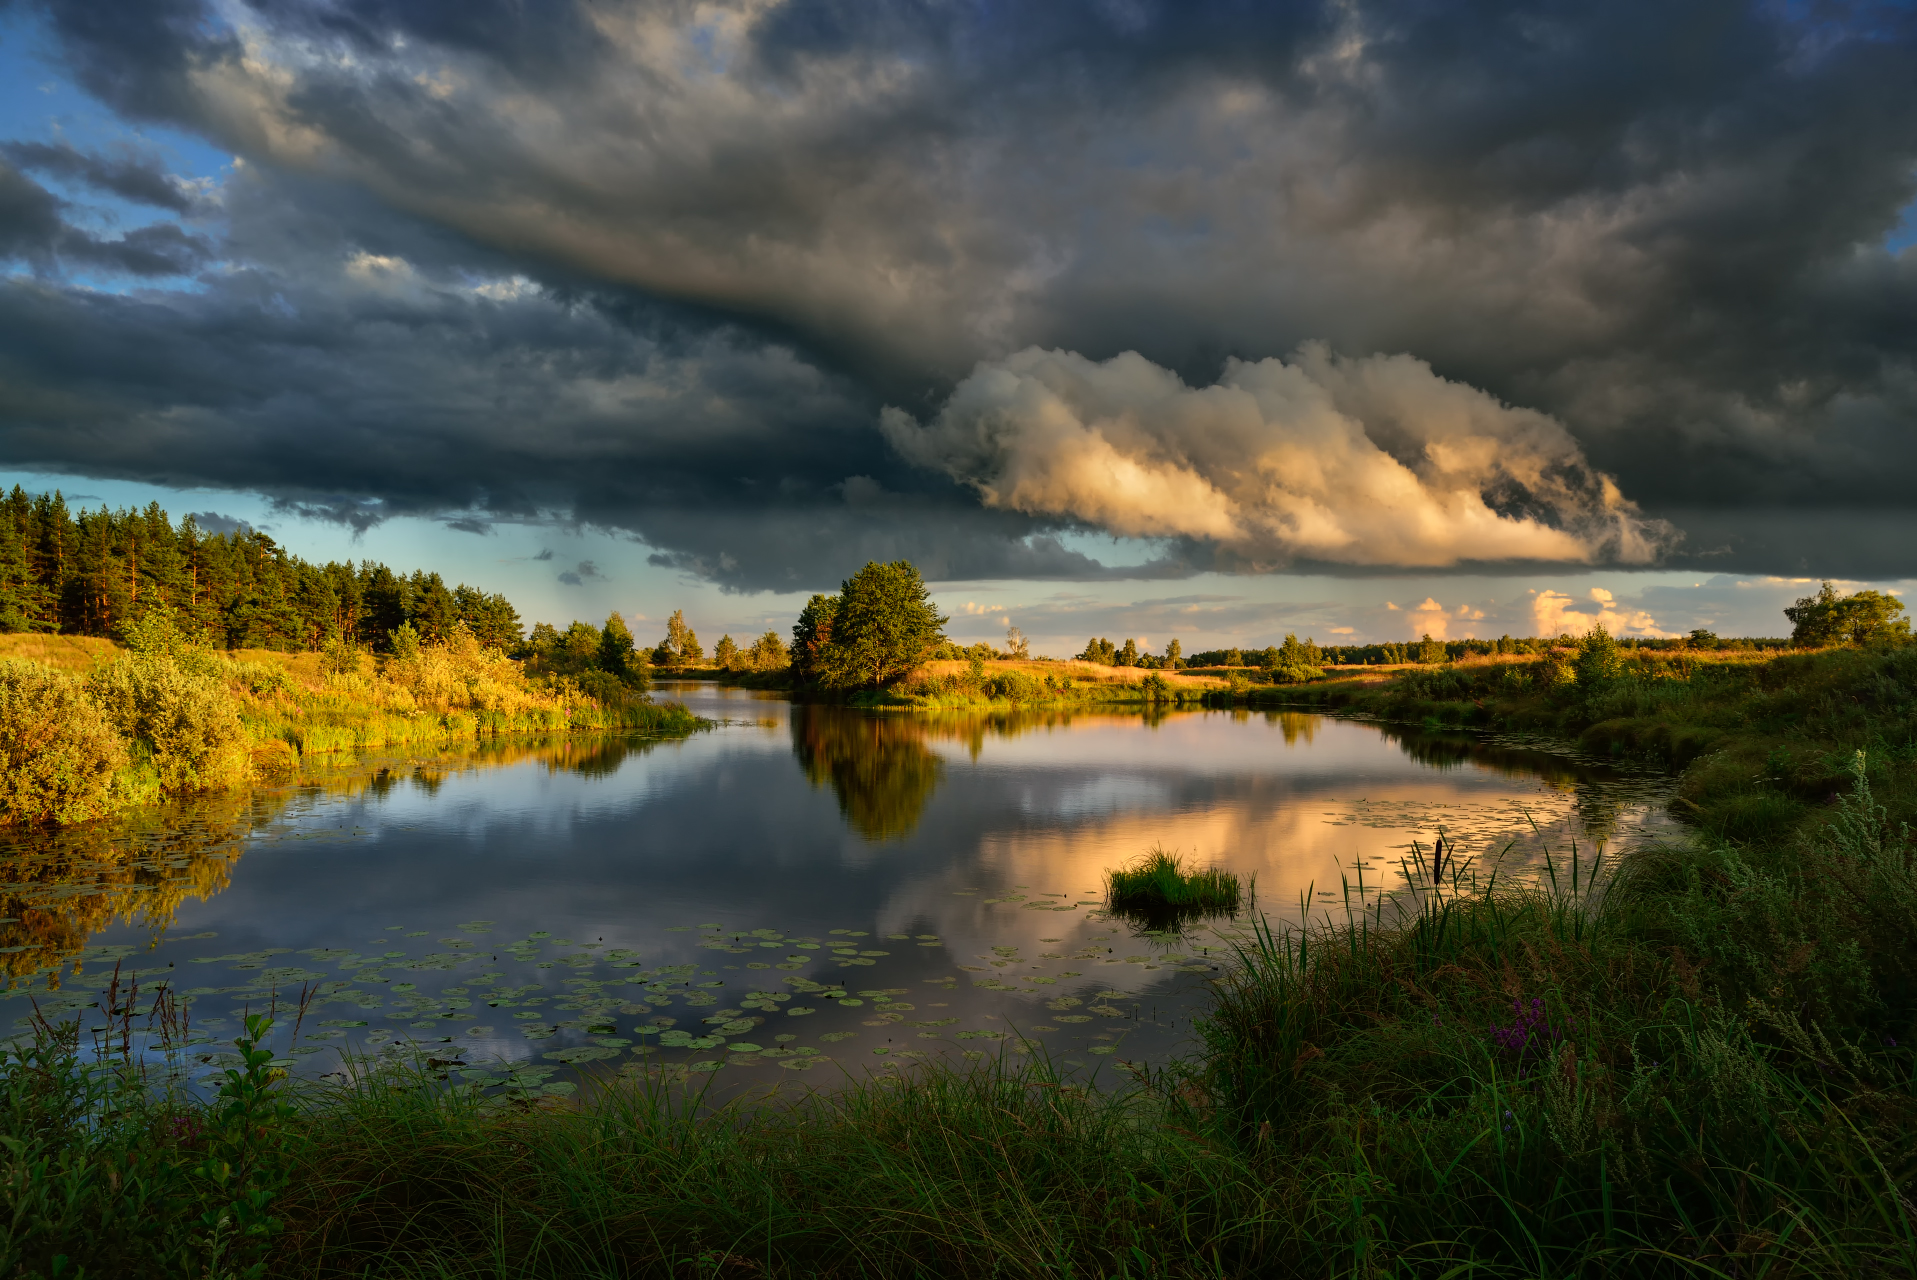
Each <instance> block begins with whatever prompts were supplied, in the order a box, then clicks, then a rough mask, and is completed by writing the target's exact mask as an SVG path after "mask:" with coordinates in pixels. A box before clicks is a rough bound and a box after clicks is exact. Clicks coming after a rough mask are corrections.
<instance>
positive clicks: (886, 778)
mask: <svg viewBox="0 0 1917 1280" xmlns="http://www.w3.org/2000/svg"><path fill="white" fill-rule="evenodd" d="M928 728H929V726H928V725H927V723H926V722H925V721H924V720H923V719H921V718H919V717H916V716H904V715H872V714H870V713H868V712H862V711H853V710H850V709H848V708H845V707H828V706H816V705H802V706H795V707H793V708H792V751H793V754H795V755H796V756H798V758H799V767H800V768H802V769H804V770H805V776H806V777H807V778H808V779H810V780H811V783H812V785H813V786H814V787H823V786H825V785H826V784H827V783H830V784H831V785H832V790H833V792H834V793H835V794H836V795H837V796H838V798H839V812H840V813H842V814H844V815H845V820H846V822H847V823H849V824H850V825H851V827H852V829H853V830H854V831H857V832H858V833H859V834H860V835H861V836H863V837H865V838H866V839H867V840H874V841H877V840H896V839H902V838H903V837H905V836H907V835H910V834H911V833H912V830H913V828H915V827H917V826H918V824H919V818H920V816H921V815H922V814H923V813H924V812H925V805H926V802H927V801H929V800H930V799H931V798H932V792H933V791H934V790H936V789H937V788H938V784H939V779H940V778H941V777H943V776H944V772H945V762H944V761H942V760H940V759H939V758H938V756H937V755H935V754H934V753H933V752H932V751H931V749H930V748H928V747H927V746H926V745H925V739H926V733H927V729H928Z"/></svg>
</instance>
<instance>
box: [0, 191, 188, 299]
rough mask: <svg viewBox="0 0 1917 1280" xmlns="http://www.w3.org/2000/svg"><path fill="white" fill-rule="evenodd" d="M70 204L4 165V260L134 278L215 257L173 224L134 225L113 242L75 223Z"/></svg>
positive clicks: (0, 205) (183, 269) (178, 270)
mask: <svg viewBox="0 0 1917 1280" xmlns="http://www.w3.org/2000/svg"><path fill="white" fill-rule="evenodd" d="M65 208H66V202H65V201H63V200H61V199H60V198H59V197H57V196H55V195H54V194H53V193H52V192H50V191H48V190H46V189H45V188H44V187H42V186H40V185H39V184H38V183H36V182H34V181H33V180H32V179H30V178H28V177H27V176H26V175H24V174H22V173H21V172H20V171H19V170H18V169H14V168H10V167H9V166H7V165H6V164H4V163H0V260H4V259H7V258H15V259H23V260H25V261H27V262H29V263H31V264H33V265H34V266H35V267H36V268H38V269H42V270H45V269H50V268H52V267H54V266H55V265H56V264H59V265H64V266H67V267H70V268H71V267H82V268H93V269H96V270H103V271H109V272H116V273H123V274H127V275H134V276H147V277H157V276H178V275H185V274H187V273H189V272H191V271H194V270H196V269H197V268H198V267H200V266H201V265H202V264H203V263H205V262H206V261H207V260H208V259H209V258H210V257H211V256H212V246H211V245H210V244H209V243H208V242H207V241H206V240H205V239H204V238H202V237H200V236H196V235H192V234H190V233H188V232H187V231H186V230H184V229H183V228H181V227H179V226H178V225H176V224H174V223H170V222H162V223H156V224H154V225H152V226H146V227H135V228H134V229H132V230H131V231H127V232H125V233H123V234H121V235H118V236H114V237H112V238H106V237H102V236H96V235H94V234H92V233H91V232H89V231H86V230H84V229H82V228H79V227H75V226H73V225H71V224H70V223H69V222H68V221H67V220H66V218H65V216H64V213H63V211H64V210H65Z"/></svg>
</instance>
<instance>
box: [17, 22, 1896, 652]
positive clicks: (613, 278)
mask: <svg viewBox="0 0 1917 1280" xmlns="http://www.w3.org/2000/svg"><path fill="white" fill-rule="evenodd" d="M1914 245H1917V14H1913V8H1912V6H1911V5H1910V4H1908V3H1903V4H1881V5H1879V4H1868V3H1860V4H1845V3H1824V2H1820V3H1815V4H1812V3H1805V2H1803V0H1773V2H1770V3H1755V4H1717V3H1689V4H1677V5H1673V4H1669V3H1662V4H1650V3H1639V2H1634V0H1623V2H1621V3H1618V4H1613V5H1604V6H1594V5H1571V4H1563V3H1528V4H1526V3H1497V2H1495V0H1493V2H1489V3H1484V4H1479V5H1473V6H1433V5H1427V4H1414V3H1409V2H1408V0H1404V2H1398V3H1391V2H1385V3H1371V2H1369V0H1334V2H1328V3H1322V4H1318V3H1299V4H1259V5H1251V4H1245V3H1242V0H1233V2H1230V3H1208V2H1206V0H1180V2H1179V3H1169V2H1168V3H1150V2H1147V0H1060V2H1059V3H1055V4H1046V5H1008V4H1002V3H997V2H995V0H973V2H970V3H967V2H964V0H920V2H916V3H915V2H907V0H866V2H865V3H860V4H857V5H852V4H847V3H844V0H737V2H736V3H718V2H714V3H707V2H701V0H658V2H655V3H636V2H622V0H591V2H586V0H579V2H568V0H553V2H552V3H549V4H541V5H526V4H523V3H520V2H519V0H278V2H276V3H273V4H258V3H243V2H242V0H87V2H86V3H66V2H64V0H41V2H39V3H27V2H25V0H0V482H3V483H5V484H8V485H12V484H14V483H19V484H23V485H25V486H26V487H28V488H29V489H37V488H48V487H59V488H60V489H62V491H63V492H65V493H67V494H68V496H69V497H70V498H77V499H79V500H82V501H85V502H87V503H89V504H91V503H98V502H105V503H108V504H111V505H122V504H127V503H136V502H137V503H140V504H144V503H145V502H147V501H150V500H157V501H159V502H161V504H162V505H163V506H165V507H167V508H168V509H169V510H170V511H172V512H173V513H174V514H175V515H176V517H177V516H178V515H181V514H184V513H185V512H187V511H195V512H203V513H209V514H210V517H211V519H209V520H206V521H203V522H207V523H213V524H215V525H218V524H219V521H226V522H231V523H232V524H238V523H246V524H249V525H252V526H254V527H259V528H263V529H267V530H269V531H270V532H272V533H273V534H274V536H275V537H276V538H278V539H279V540H280V541H281V542H282V543H283V544H284V545H286V546H288V547H289V548H291V549H292V550H294V551H297V552H298V553H300V554H302V555H305V556H307V557H309V558H313V559H321V560H324V559H330V558H352V559H359V558H374V559H380V560H384V561H386V562H388V563H390V564H392V565H394V566H395V567H398V568H412V567H424V568H430V569H435V570H437V571H439V572H441V573H442V574H444V575H445V576H446V577H447V578H448V579H449V580H453V581H467V582H471V583H473V584H474V585H478V586H482V587H485V588H486V589H488V590H499V591H504V592H506V594H507V595H509V596H510V597H511V598H512V599H513V600H514V602H515V604H516V605H517V606H518V607H519V608H520V610H521V612H522V614H524V615H525V616H526V617H527V619H528V620H529V621H531V620H535V619H541V620H550V621H556V622H561V623H563V622H564V621H567V620H570V618H572V617H588V618H598V617H603V616H604V614H605V613H607V612H610V611H612V610H615V609H616V610H618V611H620V612H622V613H624V614H625V615H627V616H628V617H629V618H631V619H633V620H634V621H635V623H636V624H637V626H638V629H639V634H640V635H641V636H642V637H647V636H648V635H649V633H648V631H647V629H646V628H647V627H648V626H652V627H654V628H655V629H657V630H659V631H660V632H661V633H663V626H664V623H663V619H664V617H665V616H666V615H667V614H668V613H670V612H671V611H672V610H673V609H674V608H683V609H684V610H685V612H686V615H687V618H688V619H689V620H690V621H691V622H692V624H693V625H694V626H695V627H696V628H697V629H698V630H699V631H700V633H701V635H702V636H704V637H705V638H707V639H708V641H709V640H711V639H714V638H716V636H717V635H718V634H719V633H720V632H722V631H723V632H727V633H730V634H733V635H734V636H735V638H739V637H742V636H744V635H748V634H756V633H757V632H758V631H760V630H763V629H766V628H768V627H771V628H776V629H780V630H784V629H785V628H786V627H788V626H790V624H791V620H792V618H793V616H794V615H795V614H796V612H797V610H798V608H799V606H800V605H801V604H802V603H803V601H804V599H805V598H806V596H807V595H808V594H809V593H811V592H813V591H820V590H832V589H833V588H835V587H836V585H837V584H838V582H839V581H840V580H841V579H842V578H844V577H846V576H848V575H849V574H850V573H851V572H853V571H854V570H856V569H857V568H858V567H859V566H860V565H862V564H863V563H865V562H866V561H867V560H870V559H883V560H890V559H897V558H906V559H910V560H912V561H913V562H914V563H916V564H917V565H918V566H919V567H920V569H921V570H922V571H923V572H924V573H925V575H926V577H927V578H928V580H929V581H930V582H931V583H932V586H933V590H934V593H935V596H936V598H937V599H938V601H939V602H940V604H941V606H942V607H943V608H944V609H945V611H946V612H948V613H949V614H950V615H951V618H952V623H951V626H950V628H949V630H950V631H951V632H952V634H953V635H954V636H955V637H957V638H960V639H962V640H966V641H971V640H977V639H997V638H999V637H1000V636H1002V635H1003V634H1004V630H1005V628H1006V626H1007V625H1017V626H1019V627H1020V628H1021V629H1023V630H1024V631H1025V632H1026V633H1027V634H1028V635H1030V636H1031V637H1032V638H1033V639H1034V641H1035V642H1036V643H1037V646H1038V648H1039V649H1040V650H1041V651H1045V652H1053V653H1058V654H1063V653H1068V652H1071V651H1073V650H1075V649H1076V648H1078V647H1080V646H1081V645H1082V644H1083V642H1084V639H1085V638H1087V637H1089V636H1094V635H1099V636H1106V637H1109V638H1111V639H1113V640H1115V641H1122V639H1123V638H1125V637H1127V636H1131V637H1134V638H1136V639H1138V641H1139V642H1140V643H1141V644H1145V645H1148V646H1150V647H1153V648H1159V647H1162V645H1163V644H1164V643H1165V642H1166V641H1167V640H1169V639H1171V638H1173V637H1174V636H1176V637H1177V638H1179V639H1180V640H1181V642H1182V643H1183V644H1184V646H1185V648H1186V649H1187V650H1188V651H1190V650H1193V649H1197V648H1202V647H1214V646H1226V645H1231V644H1242V645H1251V644H1259V645H1262V644H1266V643H1271V642H1273V641H1275V640H1277V639H1278V638H1280V637H1281V636H1282V635H1283V634H1284V633H1286V632H1296V633H1298V634H1300V635H1301V636H1302V635H1312V636H1314V637H1315V638H1316V639H1318V640H1319V641H1321V642H1327V641H1346V642H1350V641H1373V640H1402V639H1407V638H1414V637H1416V636H1418V635H1421V634H1425V633H1429V634H1432V635H1435V636H1443V637H1446V638H1452V639H1456V638H1461V637H1464V636H1470V635H1480V636H1485V635H1488V636H1496V635H1500V634H1505V633H1509V634H1513V635H1524V634H1536V633H1541V632H1551V631H1557V630H1572V631H1578V630H1582V629H1584V628H1586V627H1589V626H1590V625H1592V624H1594V623H1598V622H1601V623H1603V624H1604V625H1606V626H1607V627H1609V628H1610V629H1611V630H1613V631H1616V632H1619V633H1622V634H1636V635H1660V634H1676V633H1682V632H1686V631H1689V630H1691V629H1692V628H1694V627H1708V628H1711V629H1713V630H1716V631H1718V632H1719V633H1720V634H1726V635H1730V634H1740V635H1777V634H1780V633H1783V632H1785V631H1786V630H1787V626H1786V624H1785V623H1784V620H1783V618H1782V614H1781V609H1782V608H1783V607H1784V606H1785V605H1786V604H1788V603H1790V602H1791V601H1792V600H1793V599H1795V598H1796V597H1798V596H1801V595H1805V594H1808V593H1809V592H1810V591H1811V590H1813V589H1814V588H1815V585H1816V582H1817V580H1818V579H1821V578H1825V577H1829V578H1833V579H1836V580H1837V581H1839V582H1840V583H1841V584H1843V585H1844V586H1846V587H1847V588H1849V589H1856V588H1859V587H1863V586H1875V587H1879V588H1883V589H1887V590H1892V591H1898V592H1901V591H1903V590H1904V589H1905V587H1906V586H1907V584H1908V583H1909V581H1910V580H1912V579H1913V578H1917V562H1914V561H1917V556H1914V555H1913V551H1912V548H1913V547H1917V537H1913V535H1914V534H1917V498H1913V495H1912V485H1911V483H1910V477H1911V476H1912V475H1913V474H1917V466H1913V464H1914V463H1917V456H1913V455H1917V431H1913V427H1917V367H1914V365H1913V353H1917V248H1914V247H1913V246H1914ZM221 527H224V526H221Z"/></svg>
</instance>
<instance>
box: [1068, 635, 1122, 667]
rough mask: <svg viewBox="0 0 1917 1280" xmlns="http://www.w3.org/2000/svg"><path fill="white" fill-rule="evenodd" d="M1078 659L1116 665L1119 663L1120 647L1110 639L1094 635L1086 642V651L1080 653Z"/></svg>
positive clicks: (1110, 665)
mask: <svg viewBox="0 0 1917 1280" xmlns="http://www.w3.org/2000/svg"><path fill="white" fill-rule="evenodd" d="M1078 660H1079V661H1080V662H1097V663H1101V664H1103V665H1104V666H1107V667H1115V666H1117V665H1118V647H1117V646H1116V645H1114V644H1113V643H1112V642H1111V641H1109V640H1106V639H1103V638H1101V637H1098V636H1093V637H1092V638H1091V639H1090V640H1087V641H1086V642H1085V651H1084V652H1083V653H1081V654H1079V655H1078Z"/></svg>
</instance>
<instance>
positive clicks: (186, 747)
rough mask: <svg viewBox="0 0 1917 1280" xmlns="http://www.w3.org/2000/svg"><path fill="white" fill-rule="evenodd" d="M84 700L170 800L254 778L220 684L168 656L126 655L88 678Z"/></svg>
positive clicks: (242, 734) (235, 711)
mask: <svg viewBox="0 0 1917 1280" xmlns="http://www.w3.org/2000/svg"><path fill="white" fill-rule="evenodd" d="M86 690H87V696H88V698H89V699H90V700H91V701H92V702H93V704H94V705H95V706H97V707H99V708H100V710H101V712H102V713H103V714H104V715H105V717H106V720H107V723H108V724H110V725H111V726H112V727H113V729H114V731H115V732H116V733H118V734H119V735H120V736H121V737H122V738H124V739H126V740H127V741H128V742H129V743H131V744H133V745H134V748H135V751H136V753H137V754H138V755H141V756H144V757H145V758H146V759H147V760H149V761H150V762H151V765H152V768H153V769H154V771H155V773H156V774H157V778H158V783H159V787H160V790H161V791H163V792H166V793H169V794H173V793H179V792H190V791H218V790H223V789H225V788H228V787H233V786H238V785H240V784H241V783H243V782H245V781H246V780H247V779H248V777H250V776H251V772H252V766H251V759H250V750H249V748H250V742H249V739H248V737H247V734H246V730H245V728H244V726H242V725H241V723H240V717H239V707H238V704H237V703H236V702H235V701H234V698H233V695H232V694H231V693H229V692H228V691H227V689H226V686H225V684H224V683H223V682H221V681H219V680H217V679H214V678H212V677H210V676H206V675H201V674H198V673H196V672H193V671H189V670H187V669H185V668H184V667H182V666H181V664H179V663H177V662H175V661H173V660H172V659H171V658H167V657H162V656H157V655H156V656H143V655H140V654H129V655H127V656H126V657H123V658H121V659H120V660H119V661H117V662H112V663H108V664H107V665H106V666H103V667H100V668H97V669H96V670H95V671H94V672H93V673H92V674H91V675H89V676H88V677H87V682H86Z"/></svg>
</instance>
